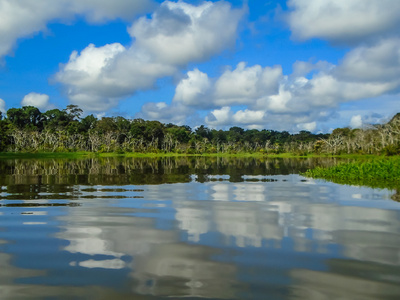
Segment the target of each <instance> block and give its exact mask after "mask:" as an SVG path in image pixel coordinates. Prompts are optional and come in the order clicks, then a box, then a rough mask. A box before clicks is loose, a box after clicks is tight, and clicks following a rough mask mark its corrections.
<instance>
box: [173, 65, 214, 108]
mask: <svg viewBox="0 0 400 300" xmlns="http://www.w3.org/2000/svg"><path fill="white" fill-rule="evenodd" d="M210 93H211V81H210V79H209V78H208V75H207V74H205V73H203V72H200V71H199V70H198V69H195V70H193V71H189V72H187V77H186V78H184V79H182V80H181V81H180V82H179V84H178V85H177V87H176V90H175V96H174V98H173V101H174V102H178V103H179V102H180V103H182V104H184V105H188V106H194V107H195V106H203V105H204V102H205V100H206V99H207V97H208V95H210Z"/></svg>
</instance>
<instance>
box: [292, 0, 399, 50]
mask: <svg viewBox="0 0 400 300" xmlns="http://www.w3.org/2000/svg"><path fill="white" fill-rule="evenodd" d="M288 7H289V8H290V9H291V12H290V13H289V15H288V22H289V25H290V28H291V30H292V33H293V36H294V37H295V38H297V39H300V40H306V39H310V38H322V39H326V40H329V41H332V42H336V43H337V42H339V43H349V44H354V43H358V42H360V41H364V40H375V39H380V38H381V37H383V36H390V35H392V34H393V33H394V32H397V28H398V27H399V26H400V2H399V1H392V0H368V1H365V0H352V1H347V0H324V1H320V0H289V2H288Z"/></svg>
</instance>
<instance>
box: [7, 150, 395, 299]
mask: <svg viewBox="0 0 400 300" xmlns="http://www.w3.org/2000/svg"><path fill="white" fill-rule="evenodd" d="M332 163H334V161H332V160H321V159H314V160H311V159H308V160H306V159H303V160H284V159H274V160H256V159H241V160H228V159H225V158H198V159H195V158H177V159H173V158H166V159H133V158H124V159H121V158H120V159H118V158H106V159H87V160H50V159H48V160H3V161H0V172H1V174H0V220H1V222H0V267H1V271H0V298H1V299H19V298H20V299H29V298H33V299H45V298H52V299H54V298H56V299H63V298H65V299H71V298H74V299H127V298H130V299H163V298H171V297H172V298H178V297H187V298H189V299H190V298H211V299H352V300H354V299H399V297H400V203H398V202H396V201H393V200H392V198H396V194H397V193H396V191H392V190H379V189H372V188H367V187H355V186H346V185H338V184H334V183H329V182H325V181H320V180H312V179H309V178H304V177H302V176H300V175H298V173H299V172H304V171H305V170H306V169H307V168H310V167H312V166H314V165H329V164H332Z"/></svg>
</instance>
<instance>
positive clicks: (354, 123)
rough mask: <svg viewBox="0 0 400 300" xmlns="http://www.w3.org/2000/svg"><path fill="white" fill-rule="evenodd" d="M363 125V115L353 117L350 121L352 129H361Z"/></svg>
mask: <svg viewBox="0 0 400 300" xmlns="http://www.w3.org/2000/svg"><path fill="white" fill-rule="evenodd" d="M362 125H363V121H362V117H361V115H356V116H352V117H351V120H350V127H352V128H360V127H362Z"/></svg>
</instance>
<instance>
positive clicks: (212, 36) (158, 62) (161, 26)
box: [56, 1, 243, 111]
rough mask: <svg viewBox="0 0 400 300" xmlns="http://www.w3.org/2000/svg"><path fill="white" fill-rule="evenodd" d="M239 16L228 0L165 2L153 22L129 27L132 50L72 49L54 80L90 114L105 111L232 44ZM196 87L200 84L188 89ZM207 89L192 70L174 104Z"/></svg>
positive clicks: (115, 47) (195, 97)
mask: <svg viewBox="0 0 400 300" xmlns="http://www.w3.org/2000/svg"><path fill="white" fill-rule="evenodd" d="M242 15H243V11H242V10H234V9H232V8H231V6H230V4H229V3H227V2H215V3H212V2H204V3H203V4H201V5H199V6H194V5H190V4H187V3H184V2H181V1H179V2H177V3H173V2H169V1H166V2H164V3H163V4H161V6H160V8H159V9H158V10H156V12H154V13H153V14H152V15H151V18H145V17H143V18H140V19H139V20H137V21H136V22H134V23H133V25H132V27H131V28H130V30H129V31H130V34H131V35H132V37H133V39H134V41H133V44H132V45H131V47H129V48H125V47H124V46H122V45H121V44H118V43H115V44H109V45H105V46H102V47H95V46H94V45H89V46H88V47H87V48H85V49H84V50H82V51H81V53H80V54H79V53H78V52H76V51H75V52H73V53H72V54H71V57H70V59H69V62H68V63H67V64H65V65H64V66H63V67H62V68H61V70H60V71H59V72H58V73H57V75H56V80H57V81H58V82H61V83H62V84H63V85H64V86H65V91H66V93H67V95H68V97H69V99H70V101H71V102H72V103H74V104H78V105H79V106H81V107H82V108H84V109H87V110H90V111H102V110H106V109H109V108H111V107H113V106H116V105H117V104H118V101H119V100H120V99H122V98H124V97H127V96H131V95H133V94H134V93H135V92H136V91H138V90H147V89H151V88H154V87H155V83H156V80H157V79H159V78H163V77H166V76H171V75H174V74H176V73H177V71H178V70H179V68H180V67H182V66H184V65H186V64H188V63H190V62H193V61H202V60H204V59H207V58H209V57H210V56H211V55H214V54H217V53H219V52H220V51H221V50H223V49H225V48H226V47H229V46H230V45H232V44H234V42H235V39H236V31H237V27H238V24H239V21H240V18H241V17H242ZM204 75H205V74H204ZM205 76H206V75H205ZM196 84H201V86H199V87H198V89H197V90H190V91H189V89H188V88H189V87H192V88H193V87H194V86H195V85H196ZM206 87H207V78H206V77H204V76H202V74H201V72H199V71H193V72H192V73H190V74H188V78H187V80H186V81H183V82H182V83H181V85H180V87H179V89H178V93H177V95H176V100H175V101H177V102H179V101H189V102H190V101H191V102H196V101H198V99H199V97H200V96H201V95H198V94H196V93H197V92H196V91H198V92H200V94H201V93H204V92H205V90H206ZM146 109H149V107H147V108H145V110H146Z"/></svg>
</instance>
